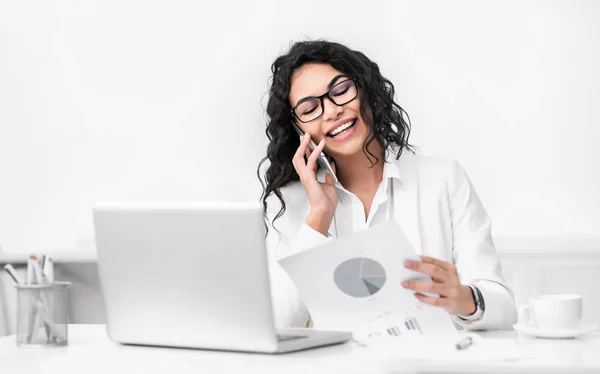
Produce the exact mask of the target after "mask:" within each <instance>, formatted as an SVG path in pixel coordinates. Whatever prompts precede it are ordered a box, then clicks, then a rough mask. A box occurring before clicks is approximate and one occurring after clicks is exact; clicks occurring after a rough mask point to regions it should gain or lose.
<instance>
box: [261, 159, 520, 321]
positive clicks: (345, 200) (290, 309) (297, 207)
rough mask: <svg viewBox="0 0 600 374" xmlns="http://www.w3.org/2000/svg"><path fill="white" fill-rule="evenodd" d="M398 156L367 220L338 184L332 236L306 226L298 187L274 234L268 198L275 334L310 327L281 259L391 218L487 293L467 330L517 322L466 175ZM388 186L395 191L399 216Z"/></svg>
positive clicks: (273, 204) (449, 166) (287, 196)
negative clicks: (481, 310)
mask: <svg viewBox="0 0 600 374" xmlns="http://www.w3.org/2000/svg"><path fill="white" fill-rule="evenodd" d="M395 156H396V155H395V154H394V150H392V149H390V152H389V155H388V157H387V162H386V163H385V164H384V171H383V180H382V182H381V185H380V186H379V189H378V191H377V193H376V194H375V197H374V199H373V203H372V207H371V209H370V213H369V217H368V218H367V220H366V221H365V215H364V208H363V205H362V203H361V202H360V200H359V199H358V198H357V197H356V196H355V195H354V194H352V193H351V192H349V191H347V190H346V189H344V188H343V186H342V185H341V184H339V183H338V185H337V188H338V207H337V209H336V214H335V220H334V221H333V222H332V224H331V227H330V230H329V235H327V236H324V235H322V234H320V233H319V232H317V231H315V230H313V229H312V228H311V227H310V226H308V225H307V224H306V223H305V222H304V220H305V219H306V216H307V215H308V213H309V211H310V206H309V203H308V198H307V196H306V192H305V191H304V187H303V186H302V184H301V183H300V182H294V183H291V184H289V185H287V186H285V187H283V188H282V189H281V193H282V195H283V198H284V201H285V203H286V211H285V213H284V214H283V216H281V217H280V218H278V219H277V220H276V221H275V224H274V228H275V229H274V228H273V226H271V221H272V220H273V218H274V217H275V215H276V214H277V212H278V211H279V208H280V206H281V205H280V203H279V200H278V199H277V198H276V197H275V196H271V197H270V198H269V200H268V209H267V219H268V227H269V233H268V235H267V249H268V251H269V254H270V258H271V261H270V263H271V266H270V273H271V274H270V275H271V288H272V292H271V293H272V296H273V309H274V315H275V321H276V326H277V327H299V326H304V325H305V324H306V322H307V320H308V312H307V310H306V307H305V306H304V304H303V303H302V300H301V299H300V297H299V295H298V290H297V289H296V287H295V286H294V284H293V282H292V281H291V279H290V278H289V277H288V275H287V274H286V273H285V271H284V270H283V268H282V267H281V266H280V265H279V264H278V262H277V260H279V259H281V258H284V257H286V256H289V255H291V254H294V253H298V252H300V251H303V250H306V249H308V248H311V247H314V246H316V245H319V244H323V243H325V242H327V241H328V240H335V236H336V235H338V236H345V235H350V234H352V233H353V232H357V231H359V230H363V229H366V228H367V227H370V226H372V225H375V224H377V223H378V222H381V221H384V220H387V219H389V218H390V217H391V215H392V214H393V217H394V218H395V219H396V221H397V222H398V224H399V225H400V227H401V228H402V230H403V232H404V234H405V235H406V237H407V238H408V239H409V241H410V243H411V244H412V245H413V247H414V249H415V250H416V251H417V253H419V254H423V255H428V256H431V257H436V258H438V259H441V260H444V261H447V262H451V263H454V264H455V265H456V267H457V270H458V274H459V277H460V280H461V282H462V283H463V284H476V285H477V287H478V288H479V289H480V290H481V293H482V294H483V298H484V301H485V313H484V314H483V316H482V318H481V319H479V320H477V321H474V322H469V321H467V322H461V324H463V325H465V327H467V328H469V329H508V328H511V326H512V325H513V324H514V323H516V320H517V314H516V306H515V301H514V296H513V294H512V291H511V290H510V288H509V286H508V285H507V284H506V282H505V280H504V278H503V276H502V270H501V268H500V261H499V259H498V255H497V253H496V249H495V247H494V242H493V240H492V236H491V222H490V219H489V217H488V215H487V213H486V211H485V209H484V207H483V205H482V203H481V201H480V200H479V198H478V197H477V194H476V193H475V190H474V189H473V186H472V185H471V182H470V180H469V178H468V177H467V175H466V173H465V172H464V171H463V169H462V168H461V167H460V165H459V164H458V163H457V162H456V161H453V160H448V159H442V158H435V157H425V156H420V155H415V154H413V153H410V152H409V151H404V152H403V153H402V156H401V157H400V159H399V160H396V159H395ZM317 179H319V180H321V181H323V179H324V171H319V173H318V175H317ZM392 179H393V184H390V181H391V180H392ZM388 186H393V201H394V204H393V206H394V212H393V213H392V212H390V209H391V206H392V204H391V198H390V196H391V191H390V190H388ZM455 320H457V319H456V318H455ZM457 321H458V320H457ZM316 327H319V326H318V325H316Z"/></svg>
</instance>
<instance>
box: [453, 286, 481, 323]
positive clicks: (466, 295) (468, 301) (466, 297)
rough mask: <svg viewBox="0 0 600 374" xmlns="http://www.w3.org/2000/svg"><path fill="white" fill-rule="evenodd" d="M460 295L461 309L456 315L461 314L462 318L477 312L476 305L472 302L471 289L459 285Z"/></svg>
mask: <svg viewBox="0 0 600 374" xmlns="http://www.w3.org/2000/svg"><path fill="white" fill-rule="evenodd" d="M460 293H461V308H460V312H459V313H457V314H461V315H463V316H469V315H471V314H473V313H475V312H476V311H477V304H475V300H473V292H472V291H471V287H469V286H465V285H461V286H460Z"/></svg>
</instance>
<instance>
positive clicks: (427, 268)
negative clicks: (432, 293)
mask: <svg viewBox="0 0 600 374" xmlns="http://www.w3.org/2000/svg"><path fill="white" fill-rule="evenodd" d="M404 267H405V268H407V269H410V270H414V271H418V272H419V273H423V274H427V275H429V276H430V277H431V278H432V279H433V280H441V281H447V280H448V273H447V272H446V270H444V269H443V268H441V267H439V266H437V265H434V264H427V263H424V262H416V261H406V262H405V263H404Z"/></svg>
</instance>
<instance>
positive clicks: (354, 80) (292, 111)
mask: <svg viewBox="0 0 600 374" xmlns="http://www.w3.org/2000/svg"><path fill="white" fill-rule="evenodd" d="M348 81H352V82H354V87H356V95H355V96H354V97H353V98H352V99H350V100H348V101H346V102H345V103H342V104H338V103H336V102H335V99H334V98H332V97H331V96H329V94H330V93H331V91H332V90H333V89H334V88H336V87H337V86H339V85H340V84H342V83H344V82H348ZM325 96H327V98H328V99H329V101H331V102H332V103H333V104H335V105H337V106H342V105H346V104H348V103H349V102H351V101H352V100H354V99H356V98H357V97H358V83H357V81H356V79H355V78H348V79H344V80H343V81H341V82H338V83H336V84H335V85H334V86H333V87H331V88H330V89H329V90H328V91H327V92H325V93H324V94H323V95H321V96H312V97H307V98H306V99H304V100H301V101H300V102H299V103H298V104H296V106H295V107H293V108H292V109H291V110H290V113H291V114H292V117H294V118H296V119H298V121H300V122H302V123H309V122H312V121H314V120H316V119H317V118H319V117H321V116H322V115H323V113H325V103H324V102H323V98H324V97H325ZM311 99H319V101H320V102H321V114H319V115H318V116H316V117H315V118H313V119H311V120H309V121H303V120H301V119H300V117H299V116H298V115H297V114H296V108H298V107H299V106H300V105H301V104H302V103H304V102H306V101H308V100H311Z"/></svg>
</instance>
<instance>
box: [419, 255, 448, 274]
mask: <svg viewBox="0 0 600 374" xmlns="http://www.w3.org/2000/svg"><path fill="white" fill-rule="evenodd" d="M421 261H423V262H424V263H426V264H432V265H437V266H439V267H441V268H442V269H444V270H446V271H449V272H456V266H454V264H451V263H449V262H446V261H442V260H438V259H437V258H434V257H429V256H421Z"/></svg>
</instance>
